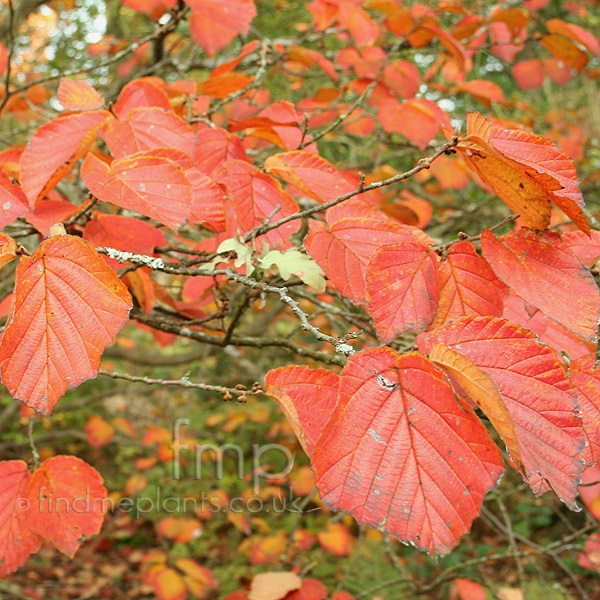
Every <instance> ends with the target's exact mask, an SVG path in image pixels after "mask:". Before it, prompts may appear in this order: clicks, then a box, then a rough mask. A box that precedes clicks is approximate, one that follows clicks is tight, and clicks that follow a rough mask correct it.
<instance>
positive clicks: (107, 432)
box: [83, 415, 115, 448]
mask: <svg viewBox="0 0 600 600" xmlns="http://www.w3.org/2000/svg"><path fill="white" fill-rule="evenodd" d="M83 429H84V431H85V433H86V435H87V440H88V443H89V445H90V446H92V448H102V446H106V444H108V443H109V442H110V441H111V440H112V439H113V438H114V437H115V429H114V427H113V426H112V425H111V424H110V423H107V422H106V421H105V420H104V419H103V418H102V417H100V416H98V415H92V416H91V417H90V418H89V419H88V422H87V423H86V424H85V427H84V428H83Z"/></svg>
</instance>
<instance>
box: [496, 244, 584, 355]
mask: <svg viewBox="0 0 600 600" xmlns="http://www.w3.org/2000/svg"><path fill="white" fill-rule="evenodd" d="M582 235H585V234H582ZM502 317H503V318H504V319H506V320H507V321H510V322H511V323H515V324H517V325H520V326H521V327H523V328H525V329H529V331H533V333H535V335H537V336H538V339H539V340H540V342H542V344H546V346H550V348H553V349H554V350H555V351H556V353H557V356H558V358H559V360H561V362H564V358H563V353H566V354H567V356H568V357H569V359H570V360H573V359H576V358H581V357H583V356H586V355H587V354H590V353H591V352H594V351H595V345H594V344H593V343H592V342H587V341H586V340H584V339H583V338H581V337H579V336H578V335H575V334H574V333H573V332H572V331H569V330H568V329H567V328H566V327H564V326H563V325H561V324H560V323H557V322H556V321H553V320H552V319H550V317H547V316H546V315H545V314H544V313H543V312H542V311H541V310H539V309H537V308H534V307H533V306H530V305H529V304H527V303H526V302H525V301H524V300H523V299H522V298H521V297H520V296H517V295H516V294H515V293H514V292H511V293H510V295H509V296H508V297H507V298H506V299H505V301H504V312H503V313H502Z"/></svg>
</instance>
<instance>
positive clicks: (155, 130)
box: [100, 107, 196, 158]
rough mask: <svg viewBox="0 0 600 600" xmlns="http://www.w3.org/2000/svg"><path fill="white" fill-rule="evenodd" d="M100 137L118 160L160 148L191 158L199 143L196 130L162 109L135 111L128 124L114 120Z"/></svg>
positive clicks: (140, 109)
mask: <svg viewBox="0 0 600 600" xmlns="http://www.w3.org/2000/svg"><path fill="white" fill-rule="evenodd" d="M100 135H101V136H102V137H103V138H104V141H105V142H106V145H107V146H108V149H109V150H110V152H111V154H112V155H113V156H114V157H115V158H123V157H124V156H129V155H131V154H135V153H136V152H142V151H144V150H154V149H156V148H172V149H173V150H179V151H180V152H183V153H184V154H185V155H186V156H190V157H191V156H193V154H194V147H195V143H196V141H195V137H194V132H193V131H192V128H191V127H190V126H189V125H188V124H187V123H186V122H185V121H184V120H183V119H182V118H181V117H178V116H177V115H176V114H175V113H173V112H171V111H165V110H164V109H162V108H158V107H141V108H135V109H133V110H131V111H129V113H128V114H127V120H126V121H120V120H118V119H110V120H109V121H107V122H106V124H105V125H104V127H102V129H101V130H100Z"/></svg>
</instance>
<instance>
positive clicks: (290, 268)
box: [260, 250, 325, 292]
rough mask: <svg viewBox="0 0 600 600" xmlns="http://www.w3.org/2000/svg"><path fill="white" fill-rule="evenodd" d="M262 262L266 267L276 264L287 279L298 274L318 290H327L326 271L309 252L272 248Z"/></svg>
mask: <svg viewBox="0 0 600 600" xmlns="http://www.w3.org/2000/svg"><path fill="white" fill-rule="evenodd" d="M260 262H261V264H262V267H263V268H265V269H268V268H269V267H272V266H273V265H275V266H276V267H277V269H278V270H279V274H280V275H281V276H282V277H283V278H284V279H286V280H287V279H289V278H290V275H296V276H297V277H299V278H300V279H301V280H302V281H303V282H304V283H306V284H307V285H310V286H311V287H312V288H314V289H315V290H317V292H324V291H325V277H324V275H325V273H324V272H323V269H321V267H320V266H319V265H318V264H317V263H316V262H315V261H314V260H313V259H312V258H311V257H310V256H308V255H307V254H302V252H299V251H298V250H286V251H285V252H280V251H279V250H271V252H269V253H268V254H267V255H266V256H265V257H264V258H263V259H261V261H260Z"/></svg>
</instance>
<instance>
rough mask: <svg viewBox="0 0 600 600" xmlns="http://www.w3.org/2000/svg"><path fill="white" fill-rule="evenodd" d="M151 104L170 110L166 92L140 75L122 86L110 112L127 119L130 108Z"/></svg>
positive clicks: (150, 105)
mask: <svg viewBox="0 0 600 600" xmlns="http://www.w3.org/2000/svg"><path fill="white" fill-rule="evenodd" d="M153 106H154V107H157V108H162V109H163V110H167V111H170V110H171V104H170V103H169V98H168V97H167V94H165V92H164V91H163V90H161V89H160V88H159V87H158V86H157V85H155V84H154V83H153V82H152V79H151V78H149V77H142V78H140V79H134V80H133V81H130V82H129V83H128V84H127V85H125V87H123V89H122V90H121V93H120V94H119V98H118V99H117V101H116V102H115V103H114V104H113V106H112V112H113V113H114V114H115V116H116V117H118V118H119V119H122V120H127V117H128V115H129V112H130V111H131V110H133V109H135V108H141V107H148V108H150V107H153ZM148 133H149V132H148Z"/></svg>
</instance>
